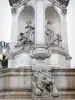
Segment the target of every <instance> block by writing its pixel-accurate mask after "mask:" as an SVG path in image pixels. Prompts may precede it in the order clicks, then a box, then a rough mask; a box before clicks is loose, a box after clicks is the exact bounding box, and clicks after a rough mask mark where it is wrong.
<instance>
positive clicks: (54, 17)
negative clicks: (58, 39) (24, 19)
mask: <svg viewBox="0 0 75 100" xmlns="http://www.w3.org/2000/svg"><path fill="white" fill-rule="evenodd" d="M48 21H53V24H52V26H51V29H52V31H53V32H54V33H56V34H60V33H61V32H60V16H59V14H58V13H57V11H56V10H55V8H53V7H52V6H47V7H46V9H45V24H46V23H47V22H48Z"/></svg>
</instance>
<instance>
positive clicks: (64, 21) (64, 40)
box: [61, 8, 68, 52]
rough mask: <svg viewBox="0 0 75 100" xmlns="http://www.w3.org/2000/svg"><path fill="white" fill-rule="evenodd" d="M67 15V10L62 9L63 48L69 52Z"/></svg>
mask: <svg viewBox="0 0 75 100" xmlns="http://www.w3.org/2000/svg"><path fill="white" fill-rule="evenodd" d="M66 14H67V9H66V8H62V9H61V36H62V43H63V47H64V48H65V50H66V51H67V52H68V39H67V23H66Z"/></svg>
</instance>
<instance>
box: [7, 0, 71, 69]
mask: <svg viewBox="0 0 75 100" xmlns="http://www.w3.org/2000/svg"><path fill="white" fill-rule="evenodd" d="M9 3H10V6H11V11H12V30H11V45H10V55H9V67H13V66H14V67H24V68H30V66H32V67H33V68H39V66H42V67H44V66H48V67H49V68H51V67H54V68H57V67H59V68H66V67H70V60H71V57H70V55H69V51H68V42H67V29H66V13H67V6H68V3H69V0H44V1H43V0H37V1H36V0H9ZM24 59H26V60H24ZM36 66H37V67H36Z"/></svg>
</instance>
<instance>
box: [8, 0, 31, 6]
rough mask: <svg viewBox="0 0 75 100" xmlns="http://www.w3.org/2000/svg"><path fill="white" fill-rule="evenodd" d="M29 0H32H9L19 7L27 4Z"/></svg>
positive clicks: (11, 4)
mask: <svg viewBox="0 0 75 100" xmlns="http://www.w3.org/2000/svg"><path fill="white" fill-rule="evenodd" d="M29 1H30V0H9V4H10V6H11V7H13V8H16V7H17V8H19V7H20V6H22V5H24V6H27V2H29Z"/></svg>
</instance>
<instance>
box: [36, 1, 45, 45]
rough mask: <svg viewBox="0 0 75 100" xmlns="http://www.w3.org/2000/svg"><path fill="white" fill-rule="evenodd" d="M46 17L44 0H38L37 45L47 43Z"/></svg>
mask: <svg viewBox="0 0 75 100" xmlns="http://www.w3.org/2000/svg"><path fill="white" fill-rule="evenodd" d="M44 21H45V18H44V1H43V0H37V1H36V12H35V45H36V46H37V45H38V46H39V45H45V27H44V25H45V23H44Z"/></svg>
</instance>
